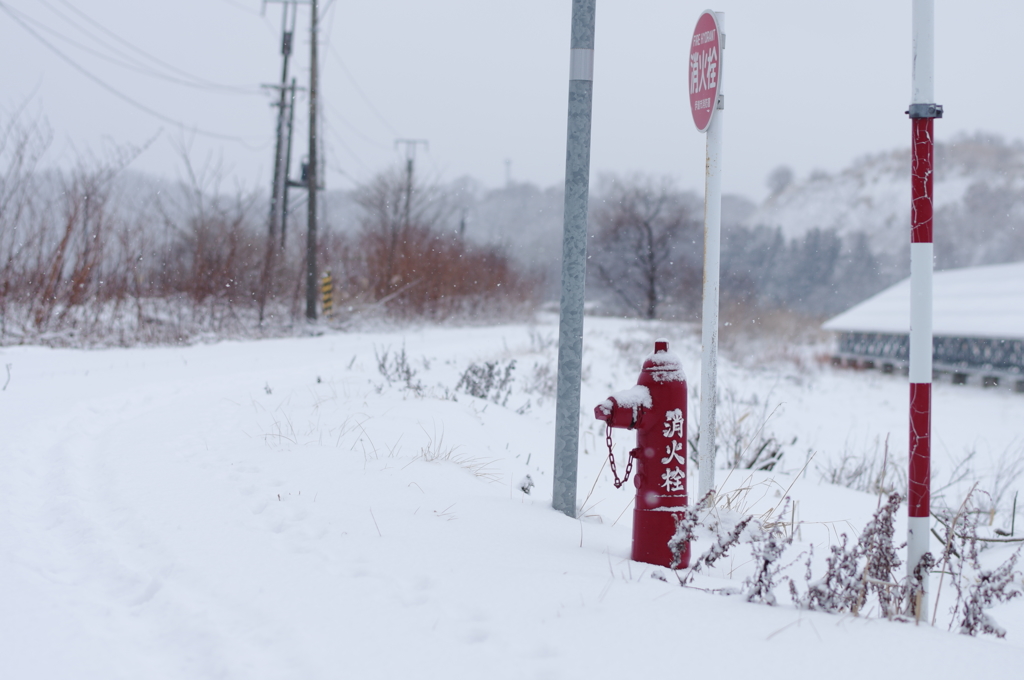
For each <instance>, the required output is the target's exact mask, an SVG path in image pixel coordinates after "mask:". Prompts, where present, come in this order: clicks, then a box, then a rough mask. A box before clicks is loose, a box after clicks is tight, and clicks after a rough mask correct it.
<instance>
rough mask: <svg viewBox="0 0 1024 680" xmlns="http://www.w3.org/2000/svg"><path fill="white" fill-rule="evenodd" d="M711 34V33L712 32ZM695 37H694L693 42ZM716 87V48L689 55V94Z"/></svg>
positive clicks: (713, 46)
mask: <svg viewBox="0 0 1024 680" xmlns="http://www.w3.org/2000/svg"><path fill="white" fill-rule="evenodd" d="M712 32H713V31H712ZM696 39H697V37H696V36H694V40H696ZM716 87H718V47H717V46H715V45H712V46H711V47H710V48H709V49H706V50H701V51H700V52H691V53H690V94H697V93H698V92H703V91H705V90H713V89H715V88H716Z"/></svg>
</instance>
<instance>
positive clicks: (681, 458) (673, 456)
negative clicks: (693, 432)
mask: <svg viewBox="0 0 1024 680" xmlns="http://www.w3.org/2000/svg"><path fill="white" fill-rule="evenodd" d="M685 428H686V421H685V420H684V419H683V412H682V410H681V409H675V410H674V411H667V412H666V413H665V429H664V430H663V431H662V435H663V436H665V437H668V439H669V443H668V444H667V445H666V446H665V457H664V458H662V459H661V464H662V465H671V466H674V467H669V468H667V469H666V470H665V472H664V473H662V475H661V486H662V487H663V488H664V489H665V491H666V492H667V493H686V429H685ZM680 439H682V441H679V440H680Z"/></svg>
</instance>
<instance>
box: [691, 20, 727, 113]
mask: <svg viewBox="0 0 1024 680" xmlns="http://www.w3.org/2000/svg"><path fill="white" fill-rule="evenodd" d="M721 65H722V47H721V34H720V33H719V31H718V20H717V19H716V18H715V13H714V12H712V11H711V10H708V11H706V12H704V13H703V14H701V15H700V18H699V19H697V27H696V28H694V29H693V40H691V41H690V62H689V66H690V69H689V75H690V78H689V83H690V113H691V114H693V122H694V124H695V125H696V126H697V129H698V130H700V131H701V132H704V131H705V130H707V129H708V126H709V125H711V118H712V116H714V115H715V102H717V101H718V88H719V85H720V84H721V82H722V68H721Z"/></svg>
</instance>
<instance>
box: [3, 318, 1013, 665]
mask: <svg viewBox="0 0 1024 680" xmlns="http://www.w3.org/2000/svg"><path fill="white" fill-rule="evenodd" d="M555 335H556V323H555V320H554V319H550V318H547V319H543V320H541V321H540V322H539V323H538V324H536V325H532V326H525V325H516V326H497V327H476V328H429V327H428V328H409V329H405V330H398V331H391V332H350V333H331V332H328V333H327V334H325V335H322V336H319V337H307V338H293V339H284V340H270V341H260V342H220V343H217V344H210V345H199V346H193V347H167V348H154V349H116V350H103V351H78V350H52V349H46V348H39V347H27V346H25V347H7V348H0V365H3V366H8V367H9V371H10V373H9V375H0V381H5V383H4V384H3V385H2V388H3V389H2V390H0V433H2V437H0V584H3V585H2V586H0V593H2V599H3V602H4V606H3V607H0V664H2V667H3V677H4V678H11V679H12V680H22V679H34V678H71V677H73V678H76V679H80V680H90V679H92V678H96V679H101V678H102V679H103V680H114V679H119V678H125V679H129V678H130V679H132V680H134V679H137V678H147V679H151V680H159V679H163V678H168V679H170V678H181V679H183V680H184V679H186V678H187V679H188V680H199V679H203V678H225V677H227V678H247V679H252V680H255V679H260V678H275V679H276V678H280V679H292V678H305V679H309V680H314V679H316V678H325V679H328V678H330V679H334V678H360V679H373V678H398V677H408V678H445V679H450V680H459V679H462V678H467V679H468V678H474V679H475V678H481V677H486V678H495V679H503V678H510V679H512V678H514V679H517V680H518V679H520V678H573V679H575V678H580V679H582V678H587V679H594V678H610V677H631V676H639V677H658V676H661V675H678V674H679V673H680V672H685V673H687V674H691V675H697V676H709V675H714V676H720V677H723V678H734V677H763V678H795V679H797V680H800V679H803V678H807V679H808V680H809V679H812V678H813V679H815V680H817V679H818V678H821V677H822V674H823V672H826V673H827V675H828V676H829V677H830V678H832V677H834V678H840V679H845V678H851V679H852V678H862V677H864V675H865V674H870V675H872V676H876V677H880V678H905V677H916V676H922V677H937V678H945V677H989V676H991V677H1000V676H1005V675H1006V673H1007V672H1008V671H1007V669H1011V668H1015V667H1017V668H1019V667H1020V666H1021V664H1022V663H1024V601H1022V600H1020V599H1018V600H1017V601H1015V602H1012V603H1009V604H1007V605H1002V606H1000V607H998V608H996V609H995V610H993V612H992V614H993V616H994V617H995V618H996V619H997V620H998V621H999V623H1000V624H1002V625H1003V626H1004V627H1005V628H1006V629H1007V630H1008V634H1007V637H1006V639H1005V640H996V639H995V638H988V639H975V638H970V637H966V636H962V635H957V634H956V633H955V629H954V632H953V633H950V632H947V623H948V622H949V620H950V615H949V613H948V612H947V609H948V608H949V607H950V606H951V605H952V602H953V600H954V598H955V594H954V590H953V588H952V587H951V586H950V585H949V583H948V581H947V583H946V587H945V590H943V591H942V593H941V594H940V597H941V598H942V599H941V604H940V606H939V607H937V609H938V610H939V616H938V625H937V626H936V627H931V626H930V625H926V624H922V625H920V626H915V625H913V624H912V623H897V622H890V621H885V620H880V619H878V618H877V617H876V615H875V614H872V613H871V612H870V611H863V612H861V613H860V615H858V616H853V615H850V614H844V615H835V614H827V613H823V612H820V611H808V610H807V609H800V608H796V607H794V606H793V605H792V604H790V600H789V596H788V591H787V587H786V584H785V583H784V582H783V583H780V585H779V586H778V587H777V597H778V606H775V607H771V606H766V605H764V604H752V603H749V602H747V598H746V597H745V596H743V595H741V594H738V595H734V596H731V597H723V596H722V594H716V593H729V592H733V593H742V592H745V588H746V586H745V585H744V582H745V579H747V578H748V577H749V576H750V575H751V574H752V569H753V567H752V564H751V554H750V550H751V546H750V545H747V544H744V545H741V546H738V547H737V548H736V550H735V552H734V553H732V554H730V556H729V557H728V558H727V559H724V560H723V561H722V562H721V563H720V564H719V565H716V566H715V567H714V568H713V569H711V570H709V571H708V572H707V573H702V574H698V575H697V576H696V578H695V580H694V581H693V582H692V584H691V586H692V587H687V588H681V587H680V586H679V584H678V583H677V582H676V579H675V577H674V576H673V575H672V574H671V573H667V571H666V570H664V569H657V568H652V567H651V566H650V565H645V564H640V563H634V562H630V561H629V559H628V555H629V543H630V513H629V512H628V511H629V508H630V505H631V496H632V493H633V490H632V485H628V486H627V488H626V489H620V490H617V489H614V488H613V486H612V483H611V475H610V474H609V471H608V466H607V464H606V463H607V459H606V453H607V452H606V450H605V448H604V431H603V429H602V427H600V425H601V423H598V422H597V421H595V420H593V418H592V416H591V415H590V409H591V408H592V407H593V405H596V404H597V403H599V402H600V401H601V400H603V399H604V398H605V397H606V396H607V395H608V394H609V393H611V392H612V391H617V390H619V389H623V388H626V387H629V386H631V385H632V384H634V383H635V380H636V376H637V372H638V369H639V366H640V364H641V362H642V361H643V358H644V356H645V355H646V354H647V353H648V352H650V350H651V347H652V345H653V339H654V338H655V337H658V336H662V335H665V336H668V337H669V338H670V340H671V343H672V349H673V350H674V351H675V352H677V353H678V354H679V355H680V357H681V358H682V360H683V363H684V366H685V367H686V369H687V373H688V374H689V375H690V387H691V391H694V394H695V390H696V389H697V388H698V387H699V386H698V384H697V383H698V381H699V378H698V375H699V370H698V366H699V363H700V359H699V356H700V342H699V338H698V337H697V336H696V335H694V334H693V332H692V331H690V330H687V329H686V327H685V326H681V325H668V324H662V323H632V322H625V321H621V320H615V319H594V318H588V320H587V329H586V335H585V345H584V365H585V376H586V380H585V382H584V385H583V411H584V413H583V414H582V416H581V417H582V421H581V422H582V425H583V429H582V440H581V452H582V453H581V456H580V483H579V502H580V505H581V508H582V512H581V514H582V519H581V520H575V519H570V518H568V517H565V516H564V515H561V514H560V513H557V512H555V511H554V510H552V509H551V507H550V503H551V493H550V492H551V448H552V441H553V420H554V414H553V407H552V403H553V398H552V392H551V389H552V368H553V365H554V361H555V351H556V348H555V343H554V337H555ZM513 359H514V360H516V361H517V365H516V369H515V370H514V372H513V373H512V375H513V377H514V380H513V382H512V383H510V384H509V385H507V386H506V387H505V388H502V389H498V390H496V391H492V392H488V393H486V396H485V397H473V396H470V395H469V394H467V393H466V391H465V389H459V388H457V385H458V383H459V376H460V375H464V372H465V371H466V369H467V367H468V366H469V365H470V364H472V363H478V364H479V363H481V362H497V365H498V366H499V367H501V366H504V367H507V366H508V365H509V363H508V362H509V361H510V360H513ZM754 364H755V365H757V368H756V370H747V369H743V368H741V367H739V366H737V365H736V364H733V363H731V362H729V361H726V360H723V361H722V363H721V366H720V384H721V385H722V388H723V393H724V397H723V403H722V404H721V405H720V407H719V411H720V419H721V420H720V423H721V427H723V428H726V429H725V430H724V431H726V432H732V431H733V430H729V429H728V428H729V427H731V426H730V423H732V424H733V426H735V427H742V424H743V423H754V424H755V425H756V426H757V427H758V428H760V427H761V426H762V425H763V426H764V429H765V431H769V432H770V433H771V436H772V437H774V438H775V439H776V441H777V442H787V443H788V442H790V441H791V440H792V438H793V437H794V436H796V437H798V438H799V439H798V443H797V444H795V445H792V446H789V445H787V446H786V447H785V448H786V451H785V455H784V457H783V459H782V462H781V463H780V464H779V465H778V466H777V467H776V468H775V469H774V470H772V471H770V472H768V471H759V472H758V471H751V470H734V471H732V472H730V471H728V470H726V469H724V468H723V469H721V470H719V473H718V474H719V477H718V479H719V482H720V484H721V488H722V490H723V497H727V498H728V499H729V501H728V502H729V503H730V504H731V505H730V506H729V508H731V509H729V508H726V507H724V506H723V507H722V508H721V513H722V516H723V517H725V516H728V515H729V514H730V513H731V514H732V515H734V516H737V517H738V516H739V515H740V513H744V514H745V513H750V514H753V515H755V516H759V517H770V516H771V515H772V513H775V512H776V509H777V508H780V507H786V508H789V510H787V517H786V518H783V519H785V523H784V526H783V530H784V531H785V532H786V535H787V536H790V537H791V538H792V539H793V541H794V543H793V546H792V547H791V548H789V551H788V552H787V553H786V555H787V557H786V561H787V562H791V564H790V566H789V567H788V571H787V572H786V574H787V575H789V576H791V577H792V578H793V579H794V581H795V582H796V583H797V584H798V585H799V587H800V588H801V589H803V588H805V587H806V585H805V580H804V576H803V575H804V572H805V569H806V566H805V564H804V562H805V560H806V551H807V550H809V549H810V547H811V546H812V545H813V546H814V556H813V560H812V562H813V567H814V569H815V573H816V574H820V573H821V570H822V569H823V568H824V562H825V557H826V556H827V555H828V554H829V546H830V545H837V544H838V543H839V542H840V541H841V539H840V534H844V533H845V534H850V535H851V536H854V537H855V536H856V535H857V534H858V533H859V531H860V530H861V528H862V527H863V526H864V525H865V523H866V522H867V520H868V519H869V518H870V517H871V515H872V513H874V512H875V510H876V507H877V506H878V503H879V497H878V495H877V494H876V493H864V492H861V491H857V490H855V489H854V488H849V487H851V485H852V483H851V481H850V479H851V478H852V477H851V475H850V474H848V473H850V472H851V471H852V467H847V463H846V461H847V460H849V459H853V460H859V461H864V462H868V461H869V460H870V457H869V456H866V454H868V453H870V451H871V450H872V442H874V449H873V450H874V452H875V454H877V455H878V460H879V461H882V464H883V466H884V465H885V461H888V463H889V464H895V465H904V464H905V455H904V454H903V453H901V452H902V451H904V449H905V447H904V446H903V444H902V442H905V441H906V440H907V436H908V434H907V417H906V408H905V404H906V382H905V380H903V379H900V378H898V377H896V376H886V375H880V374H873V375H863V374H851V373H845V372H833V371H832V370H831V369H829V368H828V367H819V366H817V365H814V364H811V365H809V366H805V367H803V368H800V367H799V366H798V365H795V364H793V363H789V362H788V361H778V360H775V361H757V362H754ZM934 400H935V409H936V412H935V423H936V426H935V438H936V439H935V441H936V445H935V451H936V458H935V463H934V465H933V470H934V474H935V476H936V479H937V480H938V481H937V484H943V485H944V484H945V480H946V477H947V476H951V475H953V474H956V475H960V474H961V472H962V471H963V470H965V469H966V470H967V471H968V472H969V473H970V475H969V476H968V477H967V478H966V479H965V478H964V477H962V476H961V477H960V480H959V482H956V483H954V485H953V486H952V487H949V486H947V487H946V488H945V489H944V490H943V491H941V493H940V492H938V491H937V492H936V495H935V496H934V499H935V503H936V504H937V503H939V502H940V501H943V499H944V502H946V503H947V504H948V505H954V506H958V504H959V502H960V500H961V498H962V494H963V493H964V492H965V491H966V488H968V487H969V485H970V484H971V483H973V481H975V480H976V481H978V482H979V484H980V485H981V487H982V488H984V489H986V490H991V494H992V496H991V497H992V498H993V499H998V500H993V503H996V504H997V505H998V508H999V510H998V513H997V515H996V517H997V519H996V522H997V524H996V526H995V527H994V528H1000V527H1003V528H1006V529H1009V527H1010V512H1009V501H1010V500H1012V498H1013V492H1014V490H1015V489H1016V488H1017V487H1018V486H1019V483H1018V482H1019V472H1018V473H1017V475H1016V476H1014V475H1013V474H1012V472H1013V469H1014V468H1012V466H1011V467H1010V468H1008V467H1005V466H1004V467H1000V465H1003V464H1006V463H1007V460H1008V459H1007V458H1006V456H1005V455H1003V456H1000V452H1003V451H1006V452H1007V453H1011V452H1012V449H1011V448H1010V447H1012V446H1014V445H1015V443H1016V445H1018V446H1019V441H1017V440H1016V438H1017V436H1018V428H1017V427H1016V425H1015V424H1016V423H1019V422H1021V420H1022V418H1024V400H1022V399H1021V398H1020V396H1019V395H1014V394H1010V393H1008V392H1002V391H997V390H988V391H984V392H983V391H981V390H965V389H962V388H957V387H955V386H952V385H936V386H935V395H934ZM696 401H697V400H696V399H695V398H691V403H690V407H691V418H693V417H694V415H695V413H694V409H695V407H696ZM748 416H749V417H748ZM766 421H767V422H766ZM695 428H696V420H692V421H691V423H690V431H691V433H692V432H693V431H694V430H695ZM889 434H891V440H892V442H891V449H887V454H886V459H884V460H883V459H882V458H881V451H880V449H879V447H880V441H881V440H882V439H884V438H885V437H887V436H888V435H889ZM631 440H632V436H631V434H630V433H626V432H617V433H616V435H615V444H616V453H617V455H619V456H622V455H624V454H625V451H626V450H628V448H629V447H631V446H632V444H631ZM720 441H722V442H723V451H722V455H721V456H720V463H721V464H722V465H724V464H725V462H726V458H727V457H728V456H726V455H725V453H726V450H727V447H728V438H727V437H722V436H720ZM969 451H976V452H977V453H978V455H977V456H974V457H967V458H966V459H965V455H966V454H967V453H968V452H969ZM812 452H814V457H813V458H811V454H812ZM1000 461H1002V463H1001V462H1000ZM851 466H852V464H851ZM997 470H998V471H999V472H1000V475H1001V476H1000V478H999V479H996V477H995V475H994V472H995V471H997ZM844 471H845V472H844ZM872 474H873V473H872ZM526 475H530V476H531V478H532V479H533V480H534V481H535V482H536V486H535V487H534V488H533V489H532V490H531V493H529V494H527V493H525V492H524V491H523V490H522V489H523V486H524V484H523V482H524V481H525V480H526ZM829 480H834V481H839V482H842V483H843V485H842V486H837V485H833V484H829V483H827V482H828V481H829ZM1000 489H1001V490H1002V491H1000ZM787 495H788V496H789V497H790V498H792V499H793V500H794V501H797V504H796V505H787V504H786V501H785V499H784V497H785V496H787ZM985 517H986V518H988V517H989V516H988V515H985ZM787 527H788V528H787ZM982 528H983V529H986V530H988V531H989V532H991V530H992V528H989V527H982ZM939 529H940V530H941V528H939ZM905 531H906V528H905V523H904V520H903V518H902V514H901V515H900V517H899V518H898V520H897V526H896V537H897V542H899V541H900V540H902V536H904V535H905ZM710 545H711V538H710V537H708V536H706V535H703V534H702V535H700V536H699V537H698V539H697V542H696V544H695V546H694V554H700V553H701V552H703V551H704V550H706V549H707V548H708V547H709V546H710ZM1012 550H1013V547H1012V546H1009V547H1008V546H1005V545H1002V544H996V547H995V548H993V549H992V550H987V551H985V552H984V553H983V554H982V560H983V562H984V563H985V564H987V565H992V564H998V563H999V562H1001V561H1002V560H1003V559H1004V558H1005V557H1006V556H1007V555H1008V554H1009V553H1010V552H1012ZM798 555H799V556H800V557H799V558H798ZM655 574H658V575H659V576H660V577H662V578H665V579H666V580H660V579H659V578H652V576H654V575H655ZM898 575H899V574H897V576H898ZM936 578H937V577H936ZM860 650H870V657H871V658H870V660H869V661H868V662H866V663H865V662H858V661H857V657H856V655H857V653H858V651H860Z"/></svg>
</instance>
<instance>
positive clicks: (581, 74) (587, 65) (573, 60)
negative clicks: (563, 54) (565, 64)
mask: <svg viewBox="0 0 1024 680" xmlns="http://www.w3.org/2000/svg"><path fill="white" fill-rule="evenodd" d="M593 79H594V50H583V49H572V50H569V80H593Z"/></svg>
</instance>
